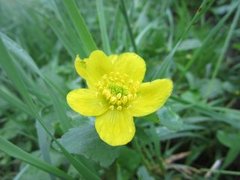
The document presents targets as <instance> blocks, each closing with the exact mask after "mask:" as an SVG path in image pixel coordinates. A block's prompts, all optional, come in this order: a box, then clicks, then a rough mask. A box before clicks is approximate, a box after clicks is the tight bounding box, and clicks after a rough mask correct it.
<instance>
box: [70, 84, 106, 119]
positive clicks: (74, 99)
mask: <svg viewBox="0 0 240 180" xmlns="http://www.w3.org/2000/svg"><path fill="white" fill-rule="evenodd" d="M67 103H68V105H69V106H70V107H71V108H72V109H73V110H74V111H76V112H78V113H80V114H82V115H85V116H99V115H101V114H103V113H104V112H105V111H106V110H107V109H108V106H107V104H106V102H105V101H104V99H103V98H102V97H101V96H98V95H97V93H96V91H94V90H90V89H75V90H73V91H70V92H69V93H68V94H67Z"/></svg>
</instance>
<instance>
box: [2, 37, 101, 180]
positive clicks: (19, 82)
mask: <svg viewBox="0 0 240 180" xmlns="http://www.w3.org/2000/svg"><path fill="white" fill-rule="evenodd" d="M0 54H1V55H2V59H1V61H0V63H1V65H2V66H3V69H4V70H5V71H6V73H7V74H8V76H9V78H10V79H11V80H12V81H13V83H14V85H15V86H16V89H17V90H19V93H20V94H21V95H22V96H23V98H24V100H26V104H27V105H28V109H29V111H30V113H31V115H32V116H33V117H35V118H36V119H37V120H38V121H39V123H40V124H41V125H42V127H43V128H44V130H45V131H46V132H47V134H48V135H49V136H50V137H51V138H52V139H53V140H54V141H55V142H56V144H57V145H58V146H59V148H60V149H61V151H62V152H63V154H64V155H65V157H66V158H67V159H68V160H69V162H70V163H71V164H72V165H73V166H74V167H75V168H76V170H77V171H78V172H79V173H80V174H81V175H82V177H83V178H85V179H99V178H98V176H97V175H96V174H94V173H93V172H92V171H91V170H90V169H88V168H87V167H86V166H85V165H84V163H82V162H80V161H78V160H77V159H76V158H74V157H73V156H72V155H71V154H70V153H68V151H67V150H66V149H65V148H64V147H63V146H62V145H61V144H60V143H59V142H58V141H57V140H56V138H55V137H54V136H53V135H52V134H51V132H50V131H49V130H48V128H47V127H46V126H45V124H44V123H43V121H42V119H41V116H40V115H39V114H38V113H37V112H38V109H37V108H36V106H35V104H34V103H33V101H32V99H31V97H30V94H28V92H27V89H26V87H25V84H24V82H23V79H22V78H21V74H20V73H19V71H18V69H17V66H15V64H14V62H13V60H12V57H11V56H10V55H9V54H8V51H7V49H6V48H5V46H4V44H3V42H2V40H0Z"/></svg>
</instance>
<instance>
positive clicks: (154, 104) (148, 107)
mask: <svg viewBox="0 0 240 180" xmlns="http://www.w3.org/2000/svg"><path fill="white" fill-rule="evenodd" d="M172 89H173V83H172V81H171V80H170V79H159V80H155V81H152V82H148V83H143V84H141V86H140V88H139V91H138V93H137V98H136V100H134V101H133V102H132V104H131V105H132V106H131V111H132V113H133V116H135V117H139V116H145V115H147V114H150V113H153V112H154V111H156V110H157V109H159V108H160V107H162V106H163V105H164V103H165V102H166V100H167V99H168V97H169V96H170V95H171V93H172Z"/></svg>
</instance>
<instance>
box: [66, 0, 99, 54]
mask: <svg viewBox="0 0 240 180" xmlns="http://www.w3.org/2000/svg"><path fill="white" fill-rule="evenodd" d="M63 3H64V6H65V7H66V9H67V12H68V14H69V16H70V18H71V20H72V22H73V24H74V27H75V29H76V31H77V33H78V35H79V37H80V38H81V40H82V43H83V45H84V49H85V51H86V54H87V55H88V54H90V53H91V52H92V51H93V50H96V49H97V46H96V44H95V42H94V40H93V38H92V36H91V34H90V32H89V31H88V29H87V26H86V24H85V22H84V20H83V18H82V16H81V14H80V12H79V9H78V7H77V5H76V3H75V1H74V0H63Z"/></svg>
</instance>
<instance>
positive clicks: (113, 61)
mask: <svg viewBox="0 0 240 180" xmlns="http://www.w3.org/2000/svg"><path fill="white" fill-rule="evenodd" d="M108 58H109V60H110V61H111V63H112V64H114V63H115V62H116V61H117V59H118V55H116V54H112V55H110V56H108Z"/></svg>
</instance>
